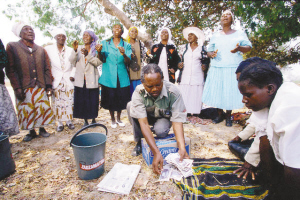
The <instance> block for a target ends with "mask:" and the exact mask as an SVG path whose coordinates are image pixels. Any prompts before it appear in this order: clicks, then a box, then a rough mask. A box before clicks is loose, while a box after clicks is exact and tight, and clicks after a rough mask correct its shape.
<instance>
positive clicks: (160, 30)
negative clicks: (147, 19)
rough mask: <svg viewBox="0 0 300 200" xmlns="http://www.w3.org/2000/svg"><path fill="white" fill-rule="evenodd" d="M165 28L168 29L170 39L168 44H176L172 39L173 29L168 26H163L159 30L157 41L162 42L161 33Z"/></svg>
mask: <svg viewBox="0 0 300 200" xmlns="http://www.w3.org/2000/svg"><path fill="white" fill-rule="evenodd" d="M163 30H167V31H168V34H169V39H168V43H167V44H174V42H173V41H172V34H171V30H170V29H169V28H167V27H163V28H161V29H159V30H158V32H157V43H160V42H161V37H160V35H161V32H162V31H163Z"/></svg>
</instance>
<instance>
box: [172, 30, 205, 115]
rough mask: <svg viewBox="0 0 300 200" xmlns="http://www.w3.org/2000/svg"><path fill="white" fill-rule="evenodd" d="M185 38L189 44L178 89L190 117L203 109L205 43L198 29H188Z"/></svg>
mask: <svg viewBox="0 0 300 200" xmlns="http://www.w3.org/2000/svg"><path fill="white" fill-rule="evenodd" d="M183 36H184V38H185V39H186V40H187V41H188V42H189V43H188V44H186V45H185V50H184V53H183V55H182V61H183V63H184V66H183V67H182V68H181V66H180V67H179V68H180V70H182V72H181V73H182V74H181V80H178V84H179V85H178V87H179V89H180V91H181V94H182V97H183V101H184V104H185V107H186V110H187V113H188V114H189V115H194V114H197V115H198V114H200V112H201V108H202V92H203V86H204V72H203V69H202V68H203V67H204V66H203V67H202V63H201V58H202V56H201V51H202V45H203V42H204V41H205V36H204V34H203V32H202V31H201V30H200V29H199V28H197V27H187V28H185V29H184V30H183Z"/></svg>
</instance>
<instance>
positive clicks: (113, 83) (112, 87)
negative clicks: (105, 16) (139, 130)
mask: <svg viewBox="0 0 300 200" xmlns="http://www.w3.org/2000/svg"><path fill="white" fill-rule="evenodd" d="M112 32H113V37H111V38H110V39H108V40H104V41H102V42H101V45H97V47H96V48H98V49H99V50H100V52H99V54H98V57H99V59H100V60H101V61H102V62H103V66H102V75H101V77H100V79H99V83H100V84H101V87H102V88H101V107H103V108H104V109H108V110H109V112H110V115H111V127H112V128H117V124H118V125H119V126H125V124H124V123H123V122H122V121H121V119H120V117H121V112H122V110H123V109H125V108H126V105H127V103H128V102H129V101H130V87H129V86H130V81H129V76H128V71H127V68H126V66H127V65H128V64H129V63H130V57H131V53H132V50H131V45H130V44H128V43H127V42H125V41H124V39H123V38H122V37H121V36H122V34H123V26H122V25H121V24H115V25H114V26H113V30H112ZM115 111H117V120H116V119H115Z"/></svg>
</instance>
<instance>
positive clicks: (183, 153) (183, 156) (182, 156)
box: [178, 148, 190, 162]
mask: <svg viewBox="0 0 300 200" xmlns="http://www.w3.org/2000/svg"><path fill="white" fill-rule="evenodd" d="M178 154H179V155H180V158H179V161H180V162H181V161H182V160H183V159H189V158H190V157H189V154H188V153H187V152H186V150H185V148H183V149H179V151H178Z"/></svg>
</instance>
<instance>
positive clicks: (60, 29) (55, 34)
mask: <svg viewBox="0 0 300 200" xmlns="http://www.w3.org/2000/svg"><path fill="white" fill-rule="evenodd" d="M49 33H50V34H51V35H52V37H55V36H57V35H60V34H62V35H64V36H67V34H66V31H65V30H64V29H62V28H55V29H53V30H52V31H49Z"/></svg>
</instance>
